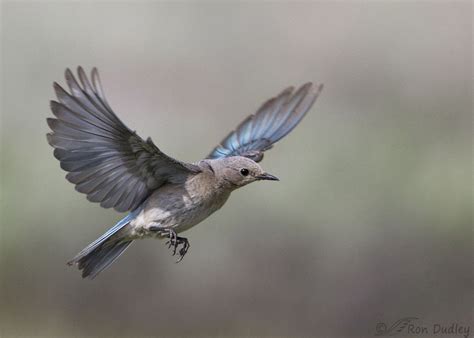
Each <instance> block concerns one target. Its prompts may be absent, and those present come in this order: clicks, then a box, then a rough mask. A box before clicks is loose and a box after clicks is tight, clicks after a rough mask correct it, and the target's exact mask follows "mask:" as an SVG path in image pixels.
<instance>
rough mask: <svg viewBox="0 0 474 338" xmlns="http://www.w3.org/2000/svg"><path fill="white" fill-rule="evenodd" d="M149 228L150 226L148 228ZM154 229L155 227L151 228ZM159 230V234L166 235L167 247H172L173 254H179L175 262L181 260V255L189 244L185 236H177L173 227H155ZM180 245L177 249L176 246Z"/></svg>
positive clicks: (184, 253) (182, 255)
mask: <svg viewBox="0 0 474 338" xmlns="http://www.w3.org/2000/svg"><path fill="white" fill-rule="evenodd" d="M150 229H151V228H150ZM151 230H155V229H151ZM156 230H157V231H159V232H160V235H162V236H164V237H168V240H167V241H166V242H165V245H168V249H171V248H173V256H175V255H176V252H178V254H179V258H178V260H177V261H176V263H179V262H181V261H182V260H183V257H184V256H185V255H186V253H187V252H188V250H189V247H190V244H189V241H188V239H187V238H184V237H179V236H178V234H177V233H176V231H175V230H173V229H170V228H168V229H163V228H161V229H156ZM180 245H182V247H181V249H179V251H178V247H179V246H180Z"/></svg>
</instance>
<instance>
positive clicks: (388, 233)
mask: <svg viewBox="0 0 474 338" xmlns="http://www.w3.org/2000/svg"><path fill="white" fill-rule="evenodd" d="M1 21H2V33H1V36H2V76H1V77H2V106H1V114H2V116H1V134H2V135H1V160H2V164H1V165H2V166H1V177H2V182H1V192H2V199H1V232H0V234H1V243H0V259H1V261H0V262H1V268H0V280H1V289H0V335H1V336H2V337H3V336H4V337H10V336H45V337H46V336H48V337H52V336H58V337H66V336H87V335H89V336H101V335H108V336H163V335H172V336H211V335H212V336H264V335H279V336H323V335H326V336H372V335H373V334H374V332H375V326H376V324H377V323H378V322H385V323H387V325H389V324H391V323H393V322H394V321H395V320H398V319H400V318H401V317H407V316H414V317H418V318H420V320H422V321H423V322H424V323H425V324H428V325H431V324H432V323H436V322H441V323H450V322H453V321H455V322H460V323H464V324H465V325H468V324H470V325H471V329H472V330H474V327H473V326H472V325H473V323H472V318H473V313H472V305H473V294H474V293H473V278H472V277H473V274H472V262H473V250H472V248H473V247H472V244H473V241H472V230H473V222H472V206H473V203H472V188H473V185H472V178H473V177H472V172H473V171H472V126H473V125H472V80H473V74H472V4H471V2H470V1H466V2H430V1H425V2H419V3H416V2H409V1H406V2H402V3H397V2H365V1H347V2H345V1H342V2H333V3H331V2H313V3H311V2H306V3H263V2H260V3H223V4H218V3H200V2H199V3H198V2H188V3H186V2H181V3H166V2H141V3H132V2H130V3H120V4H119V3H112V2H107V3H102V4H99V3H94V2H82V3H78V2H71V3H61V2H51V3H49V2H3V3H2V16H1ZM77 65H82V66H84V67H85V68H86V69H90V68H91V67H92V66H97V67H98V68H99V70H100V71H101V76H102V82H103V85H104V87H105V91H106V95H107V97H108V99H109V102H110V103H111V105H112V107H113V108H114V110H115V111H116V112H117V114H118V115H119V116H120V117H121V118H122V119H123V120H124V122H126V124H128V125H129V126H130V128H132V129H135V130H137V132H138V133H139V134H140V135H141V136H143V137H147V136H151V137H152V138H153V140H154V141H155V143H156V144H157V145H159V146H160V147H161V149H162V150H163V151H165V152H166V153H168V154H170V155H172V156H175V157H176V158H178V159H181V160H186V161H197V160H199V159H201V158H202V157H203V156H204V155H206V154H207V153H208V152H209V151H210V150H211V149H212V148H213V147H214V146H215V145H216V144H217V143H218V142H219V141H220V140H221V138H222V137H223V136H225V135H226V134H227V133H228V132H229V131H230V130H231V129H232V128H234V127H235V126H236V125H237V124H238V123H239V122H240V121H241V120H242V119H243V118H245V117H246V116H247V115H248V114H250V113H253V112H254V111H255V110H256V109H257V108H258V107H259V105H260V104H261V103H262V102H263V101H264V100H266V99H267V98H269V97H271V96H273V95H275V94H277V93H278V92H279V91H280V90H282V89H283V88H284V87H286V86H288V85H300V84H302V83H303V82H305V81H314V82H323V83H324V84H325V89H324V91H323V93H322V95H321V96H320V97H319V99H318V101H317V102H316V104H315V106H314V107H313V109H312V110H311V112H310V113H309V114H308V116H307V117H306V118H305V120H304V121H303V123H302V124H301V125H300V126H298V127H297V128H296V129H295V130H294V132H293V133H292V134H290V135H289V136H288V137H287V138H285V139H284V140H282V141H281V142H280V143H279V144H278V145H277V146H276V147H275V148H274V149H273V150H271V151H269V152H268V153H267V155H266V158H265V160H264V162H262V165H263V167H264V168H265V169H266V170H268V171H269V172H271V173H273V174H275V175H277V176H278V177H280V179H281V182H279V183H269V182H267V183H259V184H253V185H250V186H248V187H245V188H244V189H241V190H239V191H237V192H235V193H234V194H233V196H232V197H231V198H230V200H229V201H228V203H227V205H226V206H225V207H224V208H223V209H222V210H220V211H219V212H217V213H216V214H215V215H213V216H211V217H210V218H209V219H208V220H206V221H204V222H203V223H202V224H200V225H199V226H197V227H195V228H193V229H191V230H190V231H188V232H187V233H186V237H188V238H189V239H190V241H191V244H192V247H191V250H190V252H189V254H188V255H187V256H186V258H185V259H184V261H183V262H181V263H180V264H174V258H172V257H171V255H170V252H169V250H168V249H167V248H166V247H165V246H164V245H163V243H160V242H158V241H152V240H146V241H141V242H137V243H136V244H135V245H133V246H132V247H131V248H130V249H129V250H128V251H127V252H126V254H125V255H123V256H122V257H121V258H120V259H119V260H118V261H117V262H116V263H115V264H114V265H113V266H111V268H110V269H108V270H107V271H105V272H104V273H102V274H101V275H100V276H99V277H98V278H97V279H96V280H94V281H92V282H91V281H88V280H82V279H81V278H80V275H79V273H78V271H77V270H76V269H74V268H69V267H67V266H66V264H65V263H66V261H67V260H68V259H70V258H71V257H72V256H74V255H75V254H76V253H77V252H78V251H79V250H81V249H82V248H83V247H84V246H85V245H87V244H88V243H89V242H91V241H92V240H94V239H95V238H97V237H98V236H99V235H101V234H102V233H103V232H104V231H105V230H106V229H107V228H108V227H109V226H111V225H113V224H114V223H115V222H116V221H117V220H118V219H120V218H121V216H122V215H119V214H117V213H115V212H114V211H112V210H104V209H101V208H100V207H99V206H98V205H96V204H92V203H89V202H88V201H87V200H86V198H85V196H84V195H81V194H79V193H77V192H75V191H74V188H73V186H72V185H71V184H70V183H68V182H67V181H66V180H65V179H64V175H65V173H64V172H63V171H62V170H61V169H60V168H59V164H58V162H57V161H56V160H55V159H54V158H53V156H52V149H51V148H50V147H49V146H48V144H47V142H46V137H45V134H46V133H47V132H48V127H47V125H46V121H45V119H46V118H47V117H48V116H51V113H50V111H49V103H48V101H49V100H50V99H53V98H54V93H53V90H52V86H51V85H52V82H53V81H58V82H59V83H61V84H64V80H63V72H64V69H65V68H66V67H73V68H75V67H76V66H77Z"/></svg>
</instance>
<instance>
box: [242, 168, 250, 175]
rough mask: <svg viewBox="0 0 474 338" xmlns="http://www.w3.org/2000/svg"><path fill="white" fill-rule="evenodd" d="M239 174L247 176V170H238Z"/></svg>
mask: <svg viewBox="0 0 474 338" xmlns="http://www.w3.org/2000/svg"><path fill="white" fill-rule="evenodd" d="M240 173H241V174H242V176H247V175H248V174H249V170H248V169H245V168H243V169H240Z"/></svg>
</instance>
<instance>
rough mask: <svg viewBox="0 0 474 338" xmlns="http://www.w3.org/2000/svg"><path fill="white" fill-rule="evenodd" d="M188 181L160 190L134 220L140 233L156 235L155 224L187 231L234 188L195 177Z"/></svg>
mask: <svg viewBox="0 0 474 338" xmlns="http://www.w3.org/2000/svg"><path fill="white" fill-rule="evenodd" d="M188 183H189V184H185V185H166V186H163V187H161V188H160V189H158V190H156V191H155V192H154V193H153V194H152V195H151V196H150V197H149V198H148V199H147V200H146V201H145V203H144V206H143V209H142V211H141V212H140V213H139V214H138V215H137V217H136V218H135V219H134V221H133V222H132V227H133V229H134V232H135V235H136V236H137V237H148V236H151V235H153V234H152V233H151V232H150V231H149V227H150V226H151V225H154V226H157V225H159V226H160V227H164V228H169V227H171V228H173V229H174V230H175V231H176V232H182V231H185V230H187V229H189V228H191V227H192V226H194V225H196V224H198V223H200V222H201V221H203V220H204V219H206V218H207V217H209V216H210V215H211V214H212V213H213V212H215V211H216V210H218V209H220V208H221V207H222V206H223V205H224V203H225V202H226V200H227V198H228V197H229V195H230V192H229V193H227V192H221V191H218V190H217V189H211V188H210V187H209V186H206V185H205V184H206V182H200V181H199V180H195V181H194V182H188Z"/></svg>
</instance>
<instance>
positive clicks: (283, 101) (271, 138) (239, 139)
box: [207, 82, 323, 162]
mask: <svg viewBox="0 0 474 338" xmlns="http://www.w3.org/2000/svg"><path fill="white" fill-rule="evenodd" d="M322 89H323V85H322V84H320V85H317V86H313V84H312V83H310V82H309V83H306V84H304V85H303V86H301V87H300V88H299V89H298V90H297V91H296V92H294V93H293V87H289V88H287V89H285V90H284V91H283V92H281V93H280V94H279V95H278V96H276V97H274V98H271V99H270V100H268V101H267V102H265V103H264V104H263V105H262V106H261V107H260V109H259V110H258V111H257V112H256V113H255V114H253V115H250V116H249V117H247V118H246V119H245V120H244V121H243V122H242V123H240V124H239V126H238V127H237V128H236V129H235V130H234V131H232V132H231V133H230V134H229V135H227V137H225V138H224V139H223V140H222V142H221V144H220V145H218V146H217V147H216V148H214V150H213V151H212V152H211V153H210V154H209V156H208V157H207V158H209V159H216V158H222V157H229V156H244V157H248V158H250V159H252V160H254V161H255V162H260V161H261V160H262V158H263V152H264V151H265V150H268V149H270V148H271V147H272V146H273V144H274V143H275V142H277V141H279V140H280V139H281V138H283V137H284V136H286V135H287V134H288V133H289V132H290V131H292V130H293V128H295V127H296V125H297V124H298V123H299V122H300V121H301V119H302V118H303V117H304V116H305V114H306V113H307V112H308V110H309V109H310V108H311V106H312V105H313V103H314V101H316V98H317V97H318V95H319V93H320V92H321V90H322Z"/></svg>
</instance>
